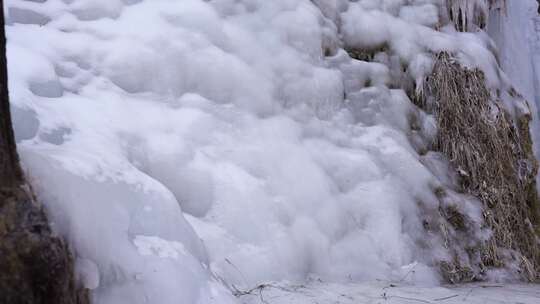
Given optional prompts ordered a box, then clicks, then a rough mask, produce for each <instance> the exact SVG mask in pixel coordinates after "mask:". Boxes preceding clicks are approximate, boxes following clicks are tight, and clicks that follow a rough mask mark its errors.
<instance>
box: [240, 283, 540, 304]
mask: <svg viewBox="0 0 540 304" xmlns="http://www.w3.org/2000/svg"><path fill="white" fill-rule="evenodd" d="M261 287H263V288H257V289H254V290H251V292H250V293H249V294H247V295H243V296H241V297H240V298H241V299H242V301H243V303H246V304H312V303H314V299H316V302H315V303H318V304H336V303H339V304H364V303H365V304H367V303H387V304H413V303H426V304H434V303H445V304H458V303H459V304H461V303H467V304H484V303H490V304H495V303H497V304H507V303H521V304H536V303H538V302H539V301H540V291H539V290H538V286H537V285H512V284H510V285H506V286H503V285H497V284H483V285H482V284H475V285H473V284H471V285H461V286H444V287H436V288H433V287H429V288H426V287H418V286H410V285H406V284H399V283H385V282H378V283H371V284H352V283H349V284H339V285H338V284H332V283H325V282H310V283H308V284H305V285H294V284H285V283H269V284H266V285H263V286H261ZM248 291H249V290H248Z"/></svg>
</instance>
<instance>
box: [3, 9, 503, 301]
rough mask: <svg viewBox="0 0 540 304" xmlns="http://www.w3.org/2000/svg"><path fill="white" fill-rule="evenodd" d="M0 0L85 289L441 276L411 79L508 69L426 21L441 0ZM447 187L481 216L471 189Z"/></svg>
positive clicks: (35, 150)
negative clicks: (447, 66)
mask: <svg viewBox="0 0 540 304" xmlns="http://www.w3.org/2000/svg"><path fill="white" fill-rule="evenodd" d="M4 2H5V6H6V13H7V20H8V26H7V36H8V61H9V72H10V74H9V75H10V94H11V101H12V111H13V116H14V125H15V132H16V136H17V140H18V145H19V152H20V155H21V158H22V161H23V165H24V167H25V170H26V171H27V174H28V176H29V177H30V179H31V181H32V184H33V186H34V188H35V189H36V191H37V192H38V195H39V197H40V199H42V200H43V201H44V202H45V203H46V206H47V209H48V212H49V214H50V215H51V219H52V224H53V227H54V228H55V229H56V230H57V231H58V232H60V233H62V234H63V235H65V236H66V237H67V238H68V240H69V241H70V244H71V245H72V246H73V248H74V249H75V251H76V255H77V259H78V262H77V265H78V266H77V269H78V271H79V274H78V277H79V280H80V281H81V282H82V283H83V285H84V286H86V287H88V288H90V289H92V300H93V303H97V304H124V303H125V304H127V303H129V304H138V303H160V304H169V303H193V304H195V303H199V304H207V303H220V304H226V303H235V301H236V300H235V299H234V298H233V296H232V295H231V292H230V290H228V289H227V288H226V287H225V286H227V287H229V288H232V286H236V287H238V288H245V289H248V288H250V287H253V286H256V285H257V284H260V283H261V282H268V281H282V280H288V281H291V282H300V283H301V282H304V281H306V280H307V279H308V278H321V279H324V280H328V281H332V282H349V281H351V280H352V281H355V282H365V281H376V280H400V279H401V278H404V277H405V281H406V282H407V283H411V284H412V283H414V284H418V285H427V286H433V285H437V284H439V277H438V274H437V269H436V266H434V264H433V262H434V261H435V260H440V259H449V258H450V256H449V253H448V251H447V249H446V248H445V247H444V242H443V241H442V240H441V239H440V237H439V236H437V235H434V234H431V233H428V232H426V231H425V229H424V228H423V226H422V214H421V213H422V212H432V213H436V212H438V208H439V202H438V199H437V197H436V195H435V194H434V190H435V189H437V188H441V187H442V188H448V189H447V190H448V192H449V193H452V191H451V190H450V188H451V187H452V177H451V172H448V169H447V167H448V165H447V163H446V161H445V160H444V158H443V157H441V156H440V155H438V154H437V153H428V154H425V155H424V153H422V151H424V150H425V148H426V147H427V144H428V143H429V141H430V140H431V139H433V137H434V135H435V133H436V127H435V124H434V119H433V117H430V116H429V115H427V114H425V113H423V112H421V111H420V110H419V109H418V108H416V107H415V106H414V105H413V104H412V103H411V101H410V100H409V99H408V97H407V95H406V94H405V92H404V90H402V89H400V88H403V87H404V86H406V85H407V84H408V81H409V82H411V83H412V84H410V85H414V82H416V83H420V82H421V81H422V79H423V77H424V76H425V75H426V74H427V73H429V72H430V71H431V67H432V53H433V52H437V51H441V50H447V51H450V52H453V53H455V54H456V55H457V56H458V57H459V58H460V60H461V61H462V63H463V64H466V65H469V66H471V67H479V68H481V69H482V70H483V71H484V72H486V74H487V78H488V81H489V85H491V86H493V87H499V86H501V85H505V84H506V81H507V79H506V78H505V77H504V75H503V74H501V72H500V71H499V69H498V67H497V64H496V58H495V56H494V55H493V53H492V52H491V49H490V48H491V47H492V44H491V41H490V40H489V39H488V38H487V37H486V36H485V35H483V34H481V33H477V34H470V33H469V34H467V33H457V32H455V31H454V30H453V29H451V28H449V27H444V28H443V29H442V31H437V30H436V29H435V27H436V26H438V23H439V21H440V20H439V19H438V16H439V13H438V12H439V11H440V10H441V7H440V5H441V3H442V2H441V1H438V0H415V1H402V0H384V1H374V0H361V1H355V2H349V1H345V0H339V1H334V0H316V1H313V2H312V1H308V0H272V1H268V0H241V1H238V0H212V1H200V0H181V1H179V0H176V1H175V0H138V1H137V0H123V1H121V0H114V1H113V0H100V1H96V0H92V1H90V0H84V1H83V0H75V1H62V0H48V1H25V0H5V1H4ZM321 10H322V11H321ZM343 47H364V48H373V49H378V48H382V49H384V48H390V49H391V50H392V51H393V54H392V55H389V54H387V53H385V52H379V53H377V54H376V55H375V62H363V61H358V60H353V59H351V58H350V57H349V56H348V55H347V53H346V52H345V51H344V50H343ZM325 55H326V56H325ZM411 117H416V118H418V122H419V125H418V126H416V127H415V128H414V129H413V128H412V127H411V119H412V118H411ZM452 195H453V196H452V198H453V199H455V203H456V204H457V205H458V206H459V208H461V209H463V210H468V212H467V213H468V215H469V216H470V217H471V218H472V219H473V220H474V224H475V225H477V227H480V225H481V224H482V223H481V222H482V217H481V213H480V206H479V203H478V202H477V201H476V200H474V199H472V198H470V197H467V196H464V195H460V194H457V193H455V194H452ZM420 206H422V209H421V208H420ZM482 233H486V232H485V231H480V229H479V235H478V238H482V237H483V234H482ZM411 269H414V275H412V276H411V275H408V274H410V273H411ZM321 303H322V302H321Z"/></svg>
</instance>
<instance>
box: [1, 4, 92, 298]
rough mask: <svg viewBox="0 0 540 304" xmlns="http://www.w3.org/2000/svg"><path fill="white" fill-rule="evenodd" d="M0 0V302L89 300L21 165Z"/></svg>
mask: <svg viewBox="0 0 540 304" xmlns="http://www.w3.org/2000/svg"><path fill="white" fill-rule="evenodd" d="M2 8H3V1H2V0H0V304H87V303H89V300H88V299H89V297H88V292H87V291H86V290H84V289H82V288H78V287H77V286H76V283H75V279H74V262H73V256H72V255H71V253H70V251H69V248H68V246H67V245H66V243H65V242H64V241H63V240H62V239H61V238H60V237H58V236H56V235H54V234H53V232H52V231H51V228H50V226H49V223H48V221H47V217H46V214H45V212H44V210H43V206H42V205H40V204H39V203H38V202H37V200H36V199H35V198H34V196H33V195H32V191H31V189H30V187H29V186H27V183H26V182H25V179H24V175H23V173H22V170H21V168H20V166H19V159H18V156H17V150H16V145H15V139H14V136H13V128H12V123H11V116H10V112H9V96H8V91H7V67H6V55H5V54H6V48H5V47H6V40H5V33H4V14H3V11H2Z"/></svg>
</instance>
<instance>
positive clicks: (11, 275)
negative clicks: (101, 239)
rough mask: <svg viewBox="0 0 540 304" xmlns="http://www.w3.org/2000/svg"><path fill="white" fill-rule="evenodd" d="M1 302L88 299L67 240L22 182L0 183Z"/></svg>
mask: <svg viewBox="0 0 540 304" xmlns="http://www.w3.org/2000/svg"><path fill="white" fill-rule="evenodd" d="M0 303H6V304H8V303H10V304H19V303H20V304H23V303H24V304H26V303H29V304H30V303H32V304H34V303H35V304H38V303H40V304H46V303H47V304H49V303H50V304H75V303H77V304H86V303H89V302H88V294H87V292H86V291H83V290H82V289H78V288H77V286H76V284H75V280H74V272H73V258H72V256H71V254H70V251H69V248H68V246H67V245H66V244H65V243H64V242H63V241H62V239H60V238H59V237H57V236H55V235H54V234H53V233H52V232H51V229H50V227H49V224H48V222H47V218H46V216H45V213H44V211H43V208H42V206H41V205H39V204H38V203H37V202H36V200H35V199H34V198H33V197H32V195H31V194H30V191H29V189H24V188H23V187H19V188H3V189H0Z"/></svg>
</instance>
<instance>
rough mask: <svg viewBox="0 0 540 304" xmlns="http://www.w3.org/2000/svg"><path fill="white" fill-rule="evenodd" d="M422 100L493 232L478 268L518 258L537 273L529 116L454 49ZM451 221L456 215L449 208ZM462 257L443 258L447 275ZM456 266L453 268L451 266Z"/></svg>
mask: <svg viewBox="0 0 540 304" xmlns="http://www.w3.org/2000/svg"><path fill="white" fill-rule="evenodd" d="M436 59H437V60H436V63H435V66H434V70H433V73H432V74H431V75H430V76H429V77H428V79H427V80H426V82H425V83H426V88H425V94H427V96H432V97H433V98H432V99H426V98H418V99H417V102H419V103H420V104H419V106H421V107H422V108H423V109H425V110H426V111H428V112H431V113H433V114H435V116H436V118H437V123H438V127H439V133H438V136H437V139H436V142H435V143H433V149H434V150H437V151H440V152H442V153H443V154H445V155H446V156H447V157H448V159H449V160H450V162H451V163H452V165H453V166H454V167H455V168H456V170H457V171H458V173H459V174H460V186H461V188H462V191H463V192H465V193H468V194H471V195H473V196H475V197H477V198H478V199H479V200H480V201H481V202H482V203H483V208H484V219H485V225H487V227H489V228H490V229H491V230H492V231H493V236H492V237H491V238H490V239H489V240H487V241H486V242H484V243H483V244H482V245H481V246H480V247H479V248H478V249H476V250H478V254H479V255H480V257H481V258H480V260H479V262H480V264H481V265H475V266H478V267H480V269H487V268H491V267H505V266H508V265H509V264H508V263H509V262H511V261H512V262H517V264H519V265H520V266H519V267H520V269H521V273H522V275H523V277H524V278H525V279H527V280H530V281H534V280H538V279H540V276H539V275H540V245H539V241H538V240H539V238H538V236H539V235H540V234H539V233H538V232H539V230H538V227H539V226H540V225H539V224H540V221H539V219H540V217H539V216H538V214H539V213H538V206H539V201H538V193H537V191H536V185H535V176H536V173H537V170H538V164H537V162H536V160H535V158H534V156H533V153H532V141H531V138H530V135H529V129H528V125H529V121H530V116H529V115H523V116H522V117H519V118H517V119H516V121H515V120H513V119H512V118H511V117H510V115H509V114H508V113H507V112H506V111H505V110H504V108H503V106H502V105H501V102H500V101H499V100H498V99H497V98H496V97H494V96H492V95H491V94H490V92H489V90H488V89H487V88H486V85H485V79H484V74H483V73H482V72H481V71H480V70H478V69H476V70H470V69H467V68H464V67H463V66H461V65H460V64H459V63H458V62H457V61H456V60H454V59H453V58H452V57H451V56H450V54H448V53H445V52H442V53H440V54H438V55H437V58H436ZM450 215H451V217H452V218H450V219H447V220H449V221H450V222H451V221H453V220H456V219H459V216H458V215H456V213H455V212H451V213H450ZM460 268H462V267H461V266H460V264H459V261H454V262H453V263H447V262H445V263H442V264H441V270H442V272H443V275H445V276H449V277H451V278H452V279H451V280H450V281H452V282H454V281H455V280H457V281H461V277H464V276H465V277H468V276H469V272H470V269H468V268H466V269H465V270H466V271H465V273H460ZM452 272H455V273H452Z"/></svg>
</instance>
